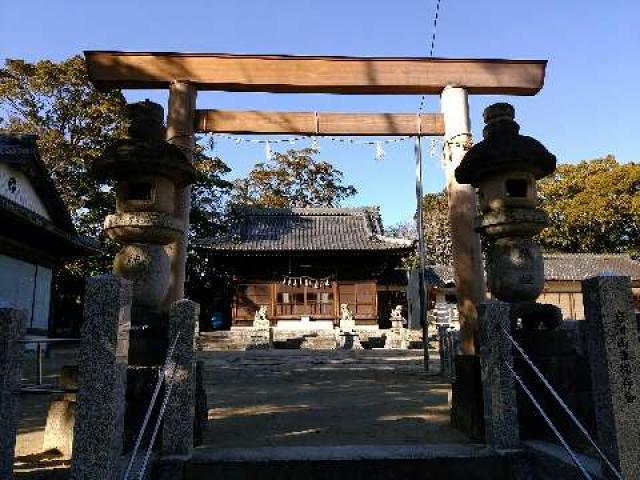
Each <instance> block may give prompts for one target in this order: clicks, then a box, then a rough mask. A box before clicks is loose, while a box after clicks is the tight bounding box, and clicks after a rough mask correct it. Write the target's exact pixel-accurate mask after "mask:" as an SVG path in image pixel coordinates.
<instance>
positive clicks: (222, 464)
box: [152, 444, 537, 480]
mask: <svg viewBox="0 0 640 480" xmlns="http://www.w3.org/2000/svg"><path fill="white" fill-rule="evenodd" d="M181 462H182V463H181ZM523 462H524V456H523V454H522V452H519V451H518V452H509V453H507V454H498V453H496V452H495V451H493V450H490V449H488V448H486V447H484V446H481V445H442V444H439V445H400V446H374V445H365V446H362V445H360V446H358V445H353V446H326V447H271V448H252V449H248V448H223V449H213V448H198V449H196V450H195V453H194V455H193V457H192V458H191V459H190V460H188V461H187V462H186V463H184V461H181V460H180V459H164V460H163V461H162V462H160V463H159V464H158V465H157V467H156V472H155V475H154V476H153V477H152V478H153V479H157V480H165V479H169V478H171V479H183V480H205V479H211V478H224V479H225V480H245V479H248V478H260V479H261V480H280V479H282V480H285V479H286V480H288V479H297V478H299V479H305V480H343V479H344V480H371V479H382V480H405V479H407V478H414V479H421V480H435V479H438V480H441V479H447V480H512V479H513V480H519V479H522V478H528V479H531V480H535V479H536V478H537V477H536V476H526V477H522V476H520V475H521V472H522V469H523V466H522V464H523ZM524 463H526V462H524Z"/></svg>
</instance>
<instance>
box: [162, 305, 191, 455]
mask: <svg viewBox="0 0 640 480" xmlns="http://www.w3.org/2000/svg"><path fill="white" fill-rule="evenodd" d="M198 314H199V306H198V304H197V303H195V302H192V301H191V300H178V301H177V302H175V303H174V304H173V305H171V308H170V310H169V345H171V344H173V341H174V339H175V338H176V336H177V335H180V336H179V337H178V340H177V342H176V346H175V349H174V351H173V362H171V364H170V365H169V371H168V372H167V376H166V379H167V381H166V386H165V388H172V390H171V397H169V402H168V403H167V408H166V410H165V413H164V418H163V424H162V454H163V455H190V454H191V451H192V450H193V439H194V431H193V428H194V418H195V355H194V351H195V349H194V332H195V328H196V322H197V319H198ZM174 369H175V371H174Z"/></svg>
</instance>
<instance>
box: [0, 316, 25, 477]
mask: <svg viewBox="0 0 640 480" xmlns="http://www.w3.org/2000/svg"><path fill="white" fill-rule="evenodd" d="M26 325H27V318H26V316H25V314H24V312H23V311H22V310H18V309H15V308H0V380H1V381H0V478H6V479H7V480H11V479H12V478H13V458H14V454H15V447H16V428H17V424H18V419H19V418H20V415H19V412H18V403H19V402H18V390H19V389H20V377H21V375H22V357H23V352H24V347H23V346H22V345H21V344H19V343H17V341H18V340H19V339H20V338H21V337H22V335H23V334H24V329H25V326H26Z"/></svg>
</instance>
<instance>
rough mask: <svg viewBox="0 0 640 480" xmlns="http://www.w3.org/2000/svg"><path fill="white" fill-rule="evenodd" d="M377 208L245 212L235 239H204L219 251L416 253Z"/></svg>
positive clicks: (206, 245)
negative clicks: (385, 225)
mask: <svg viewBox="0 0 640 480" xmlns="http://www.w3.org/2000/svg"><path fill="white" fill-rule="evenodd" d="M382 233H383V232H382V224H381V220H380V215H379V212H378V210H377V209H376V208H290V209H256V208H249V209H242V210H241V211H240V214H239V219H238V220H237V222H236V223H235V224H234V226H233V228H232V231H231V233H230V235H229V236H227V237H226V238H222V239H219V240H208V241H206V240H205V241H201V242H199V243H198V246H200V247H203V248H207V249H210V250H212V251H214V252H217V253H227V254H232V253H234V252H238V253H241V254H255V253H259V254H261V253H265V254H266V253H271V254H278V253H283V254H284V253H293V252H296V253H297V252H301V253H304V252H313V253H335V252H359V251H362V252H374V251H385V252H410V251H411V250H412V249H413V247H414V242H413V241H410V240H400V239H392V238H387V237H384V236H383V235H382Z"/></svg>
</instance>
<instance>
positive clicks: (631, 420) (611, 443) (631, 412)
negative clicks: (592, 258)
mask: <svg viewBox="0 0 640 480" xmlns="http://www.w3.org/2000/svg"><path fill="white" fill-rule="evenodd" d="M582 293H583V295H584V311H585V317H586V331H587V339H586V340H587V341H586V343H587V352H588V354H589V363H590V366H591V383H592V388H593V396H594V404H595V413H596V415H595V416H596V425H597V429H598V438H599V445H600V447H601V448H602V449H603V451H604V452H605V454H606V455H607V457H608V458H609V460H611V462H613V464H614V465H616V466H617V467H618V468H619V470H620V473H621V474H622V477H623V478H625V479H626V478H640V461H639V460H638V459H639V458H640V442H639V440H640V342H639V340H638V327H637V324H636V319H635V314H634V305H633V297H632V293H631V281H630V279H629V277H623V276H617V275H610V276H607V275H600V276H596V277H592V278H588V279H586V280H583V282H582ZM604 471H606V472H607V473H608V474H610V475H612V474H611V472H610V470H609V469H608V468H606V467H605V466H603V472H604ZM608 478H615V477H613V476H611V477H608Z"/></svg>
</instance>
